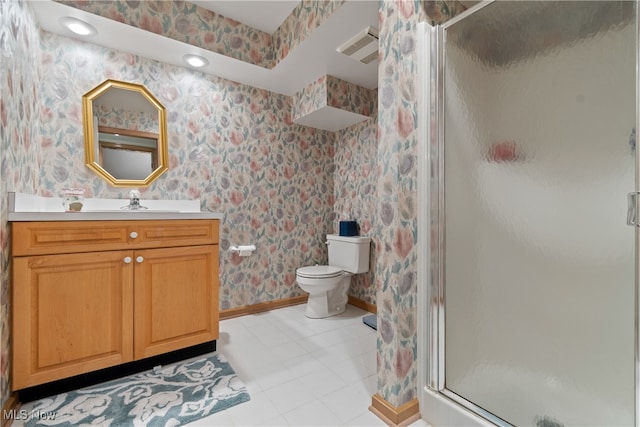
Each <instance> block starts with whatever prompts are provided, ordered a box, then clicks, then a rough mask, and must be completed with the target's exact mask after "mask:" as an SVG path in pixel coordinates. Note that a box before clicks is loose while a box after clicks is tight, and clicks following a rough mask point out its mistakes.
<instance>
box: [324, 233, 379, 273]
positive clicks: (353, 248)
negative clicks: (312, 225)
mask: <svg viewBox="0 0 640 427" xmlns="http://www.w3.org/2000/svg"><path fill="white" fill-rule="evenodd" d="M370 246H371V238H370V237H362V236H353V237H345V236H339V235H337V234H327V249H328V251H329V265H330V266H332V267H338V268H339V269H341V270H344V271H348V272H349V273H354V274H358V273H366V272H367V271H369V247H370Z"/></svg>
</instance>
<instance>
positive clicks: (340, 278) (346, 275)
mask: <svg viewBox="0 0 640 427" xmlns="http://www.w3.org/2000/svg"><path fill="white" fill-rule="evenodd" d="M370 243H371V238H370V237H361V236H354V237H344V236H338V235H337V234H327V248H328V251H329V265H314V266H310V267H301V268H299V269H297V270H296V282H297V283H298V286H300V288H302V290H303V291H305V292H308V293H309V299H308V300H307V308H306V310H305V313H304V314H305V316H307V317H311V318H313V319H322V318H325V317H329V316H335V315H336V314H340V313H343V312H344V310H345V309H346V307H347V300H348V297H347V292H349V285H350V284H351V276H352V275H353V274H359V273H366V272H367V271H369V247H370Z"/></svg>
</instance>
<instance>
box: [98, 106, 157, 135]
mask: <svg viewBox="0 0 640 427" xmlns="http://www.w3.org/2000/svg"><path fill="white" fill-rule="evenodd" d="M93 115H94V117H96V116H97V117H98V126H107V127H113V128H118V129H129V130H136V131H140V132H149V133H158V129H159V125H158V121H159V116H158V113H149V112H144V111H135V110H132V109H128V108H114V107H107V106H105V105H95V102H94V105H93Z"/></svg>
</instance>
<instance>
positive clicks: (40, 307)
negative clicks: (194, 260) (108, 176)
mask: <svg viewBox="0 0 640 427" xmlns="http://www.w3.org/2000/svg"><path fill="white" fill-rule="evenodd" d="M132 256H133V251H107V252H91V253H82V254H80V253H77V254H62V255H43V256H29V257H15V258H13V325H12V328H13V334H12V337H13V389H14V390H19V389H22V388H25V387H30V386H34V385H38V384H42V383H46V382H49V381H53V380H57V379H61V378H66V377H70V376H73V375H78V374H81V373H85V372H89V371H94V370H97V369H102V368H106V367H109V366H114V365H118V364H120V363H124V362H128V361H131V360H133V266H134V263H133V262H132V260H131V257H132ZM127 257H128V258H129V259H126V258H127ZM127 261H129V263H127Z"/></svg>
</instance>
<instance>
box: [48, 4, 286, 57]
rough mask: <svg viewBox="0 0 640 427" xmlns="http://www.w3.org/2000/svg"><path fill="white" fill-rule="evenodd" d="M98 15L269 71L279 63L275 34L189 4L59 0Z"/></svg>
mask: <svg viewBox="0 0 640 427" xmlns="http://www.w3.org/2000/svg"><path fill="white" fill-rule="evenodd" d="M57 2H58V3H61V4H65V5H67V6H72V7H75V8H76V9H81V10H84V11H85V12H90V13H93V14H95V15H99V16H102V17H105V18H109V19H113V20H115V21H118V22H122V23H125V24H128V25H131V26H134V27H137V28H140V29H143V30H146V31H150V32H152V33H156V34H162V35H165V36H166V37H169V38H172V39H175V40H179V41H181V42H184V43H188V44H190V45H192V46H198V47H201V48H203V49H206V50H209V51H211V52H216V53H220V54H223V55H226V56H229V57H231V58H235V59H239V60H241V61H245V62H249V63H251V64H254V65H259V66H261V67H265V68H273V67H274V66H275V64H276V62H275V57H274V54H273V48H272V42H271V35H269V34H267V33H265V32H263V31H260V30H257V29H255V28H252V27H250V26H248V25H245V24H242V23H240V22H237V21H235V20H233V19H230V18H226V17H224V16H222V15H219V14H217V13H215V12H212V11H210V10H208V9H205V8H202V7H200V6H197V5H195V4H193V3H189V2H185V1H179V2H178V1H162V0H159V1H125V0H114V1H103V2H97V1H95V2H88V1H82V0H69V1H65V0H57Z"/></svg>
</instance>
